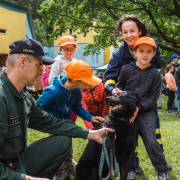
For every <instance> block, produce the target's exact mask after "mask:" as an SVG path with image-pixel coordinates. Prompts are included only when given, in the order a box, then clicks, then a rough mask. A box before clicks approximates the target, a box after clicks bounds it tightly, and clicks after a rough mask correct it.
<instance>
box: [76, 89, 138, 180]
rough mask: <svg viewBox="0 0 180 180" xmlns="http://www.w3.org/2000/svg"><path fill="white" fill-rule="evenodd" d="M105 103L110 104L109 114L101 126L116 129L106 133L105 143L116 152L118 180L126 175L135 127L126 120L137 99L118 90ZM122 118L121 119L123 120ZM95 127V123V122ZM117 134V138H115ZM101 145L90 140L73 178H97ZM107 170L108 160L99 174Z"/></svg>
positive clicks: (86, 179)
mask: <svg viewBox="0 0 180 180" xmlns="http://www.w3.org/2000/svg"><path fill="white" fill-rule="evenodd" d="M106 103H107V104H108V105H111V106H113V107H112V108H111V109H110V114H111V115H109V116H106V117H105V123H104V127H108V128H112V129H115V133H108V134H107V139H106V146H107V148H108V149H110V148H112V146H113V145H114V144H115V154H116V159H117V162H118V163H119V169H120V180H126V179H127V172H128V165H129V162H130V156H131V154H132V152H133V151H134V150H135V145H136V144H135V139H136V137H135V136H136V127H135V126H134V124H133V123H132V124H131V123H129V120H130V118H131V117H133V115H134V112H135V110H136V105H137V104H136V103H137V99H136V98H135V97H134V96H132V95H130V94H128V93H126V92H121V93H118V94H115V95H114V96H110V97H107V98H106ZM122 119H124V120H122ZM95 128H96V129H99V128H101V127H98V126H97V125H96V127H95ZM115 134H116V139H115ZM101 148H102V145H100V144H98V143H97V142H95V141H92V140H90V141H89V143H88V144H87V146H86V148H85V150H84V153H83V154H82V156H81V158H80V160H79V162H78V164H77V166H76V177H75V180H99V163H100V156H101ZM108 173H109V169H108V166H107V163H106V162H105V164H104V166H103V172H102V177H103V178H105V177H106V176H107V175H108Z"/></svg>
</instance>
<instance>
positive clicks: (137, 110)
mask: <svg viewBox="0 0 180 180" xmlns="http://www.w3.org/2000/svg"><path fill="white" fill-rule="evenodd" d="M138 112H139V108H138V107H136V111H135V112H134V116H133V117H132V118H131V119H130V121H129V122H130V123H133V122H134V120H135V119H136V116H137V114H138Z"/></svg>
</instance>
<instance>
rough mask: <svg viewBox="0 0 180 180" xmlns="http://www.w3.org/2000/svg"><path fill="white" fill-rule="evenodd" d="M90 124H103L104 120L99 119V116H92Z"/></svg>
mask: <svg viewBox="0 0 180 180" xmlns="http://www.w3.org/2000/svg"><path fill="white" fill-rule="evenodd" d="M92 122H95V123H98V124H102V123H103V122H104V118H102V117H100V116H94V117H93V118H92Z"/></svg>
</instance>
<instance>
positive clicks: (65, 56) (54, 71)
mask: <svg viewBox="0 0 180 180" xmlns="http://www.w3.org/2000/svg"><path fill="white" fill-rule="evenodd" d="M76 48H77V44H76V42H75V39H74V38H73V37H72V36H64V37H62V38H61V40H60V46H59V49H57V50H56V51H55V53H56V52H58V51H59V52H60V53H62V55H58V56H57V57H56V58H55V62H54V63H53V64H52V67H51V71H50V75H49V84H50V85H51V84H52V83H53V79H54V77H55V76H59V75H61V76H67V72H66V71H65V69H64V68H65V66H66V65H67V64H68V63H70V62H72V61H74V60H76V59H74V58H73V55H74V51H75V49H76Z"/></svg>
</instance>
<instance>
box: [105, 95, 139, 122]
mask: <svg viewBox="0 0 180 180" xmlns="http://www.w3.org/2000/svg"><path fill="white" fill-rule="evenodd" d="M106 103H107V104H108V105H109V106H112V107H111V108H110V114H111V115H112V116H113V117H115V118H122V119H125V120H127V121H129V119H130V118H132V117H133V115H134V112H135V110H136V106H137V99H136V97H134V96H133V95H130V94H128V93H127V92H120V93H117V94H114V95H113V96H109V97H107V98H106Z"/></svg>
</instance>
